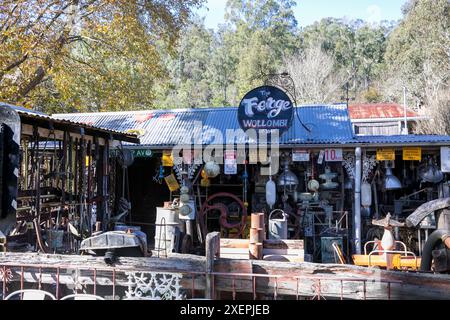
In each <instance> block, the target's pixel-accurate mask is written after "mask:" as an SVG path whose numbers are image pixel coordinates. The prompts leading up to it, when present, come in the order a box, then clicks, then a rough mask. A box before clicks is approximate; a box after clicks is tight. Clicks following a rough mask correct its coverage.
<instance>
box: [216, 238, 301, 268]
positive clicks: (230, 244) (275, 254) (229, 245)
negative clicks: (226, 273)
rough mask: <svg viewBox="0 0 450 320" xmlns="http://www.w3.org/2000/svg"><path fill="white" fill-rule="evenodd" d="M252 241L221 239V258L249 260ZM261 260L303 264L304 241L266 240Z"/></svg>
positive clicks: (263, 244) (263, 243)
mask: <svg viewBox="0 0 450 320" xmlns="http://www.w3.org/2000/svg"><path fill="white" fill-rule="evenodd" d="M249 247H250V240H247V239H220V257H221V258H225V259H238V260H248V259H249V249H250V248H249ZM262 247H263V248H262V258H261V259H260V260H268V261H285V262H303V261H304V248H303V240H264V241H263V242H262Z"/></svg>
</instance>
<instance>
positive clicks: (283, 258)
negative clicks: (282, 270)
mask: <svg viewBox="0 0 450 320" xmlns="http://www.w3.org/2000/svg"><path fill="white" fill-rule="evenodd" d="M263 260H266V261H284V262H304V257H303V255H300V256H297V255H295V256H289V255H265V256H264V257H263Z"/></svg>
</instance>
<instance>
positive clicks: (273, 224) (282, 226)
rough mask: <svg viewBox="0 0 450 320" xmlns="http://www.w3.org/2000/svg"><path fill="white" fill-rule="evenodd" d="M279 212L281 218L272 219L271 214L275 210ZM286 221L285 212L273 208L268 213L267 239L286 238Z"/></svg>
mask: <svg viewBox="0 0 450 320" xmlns="http://www.w3.org/2000/svg"><path fill="white" fill-rule="evenodd" d="M277 211H279V212H281V213H282V215H283V219H272V214H274V213H275V212H277ZM287 235H288V221H287V214H286V213H284V211H283V210H280V209H276V210H273V211H272V212H271V213H270V215H269V239H275V240H280V239H287V238H288V236H287Z"/></svg>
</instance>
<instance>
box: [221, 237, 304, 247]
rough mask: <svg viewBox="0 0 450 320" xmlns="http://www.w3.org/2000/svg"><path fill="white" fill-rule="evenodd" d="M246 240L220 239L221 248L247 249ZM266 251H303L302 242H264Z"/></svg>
mask: <svg viewBox="0 0 450 320" xmlns="http://www.w3.org/2000/svg"><path fill="white" fill-rule="evenodd" d="M249 243H250V241H249V240H248V239H220V247H221V248H248V245H249ZM263 244H264V248H267V249H303V248H304V242H303V240H272V239H270V240H264V241H263Z"/></svg>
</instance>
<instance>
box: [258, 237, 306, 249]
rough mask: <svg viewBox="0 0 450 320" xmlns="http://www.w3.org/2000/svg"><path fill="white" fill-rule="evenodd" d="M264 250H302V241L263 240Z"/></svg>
mask: <svg viewBox="0 0 450 320" xmlns="http://www.w3.org/2000/svg"><path fill="white" fill-rule="evenodd" d="M264 248H265V249H304V248H303V240H272V239H269V240H264Z"/></svg>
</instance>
